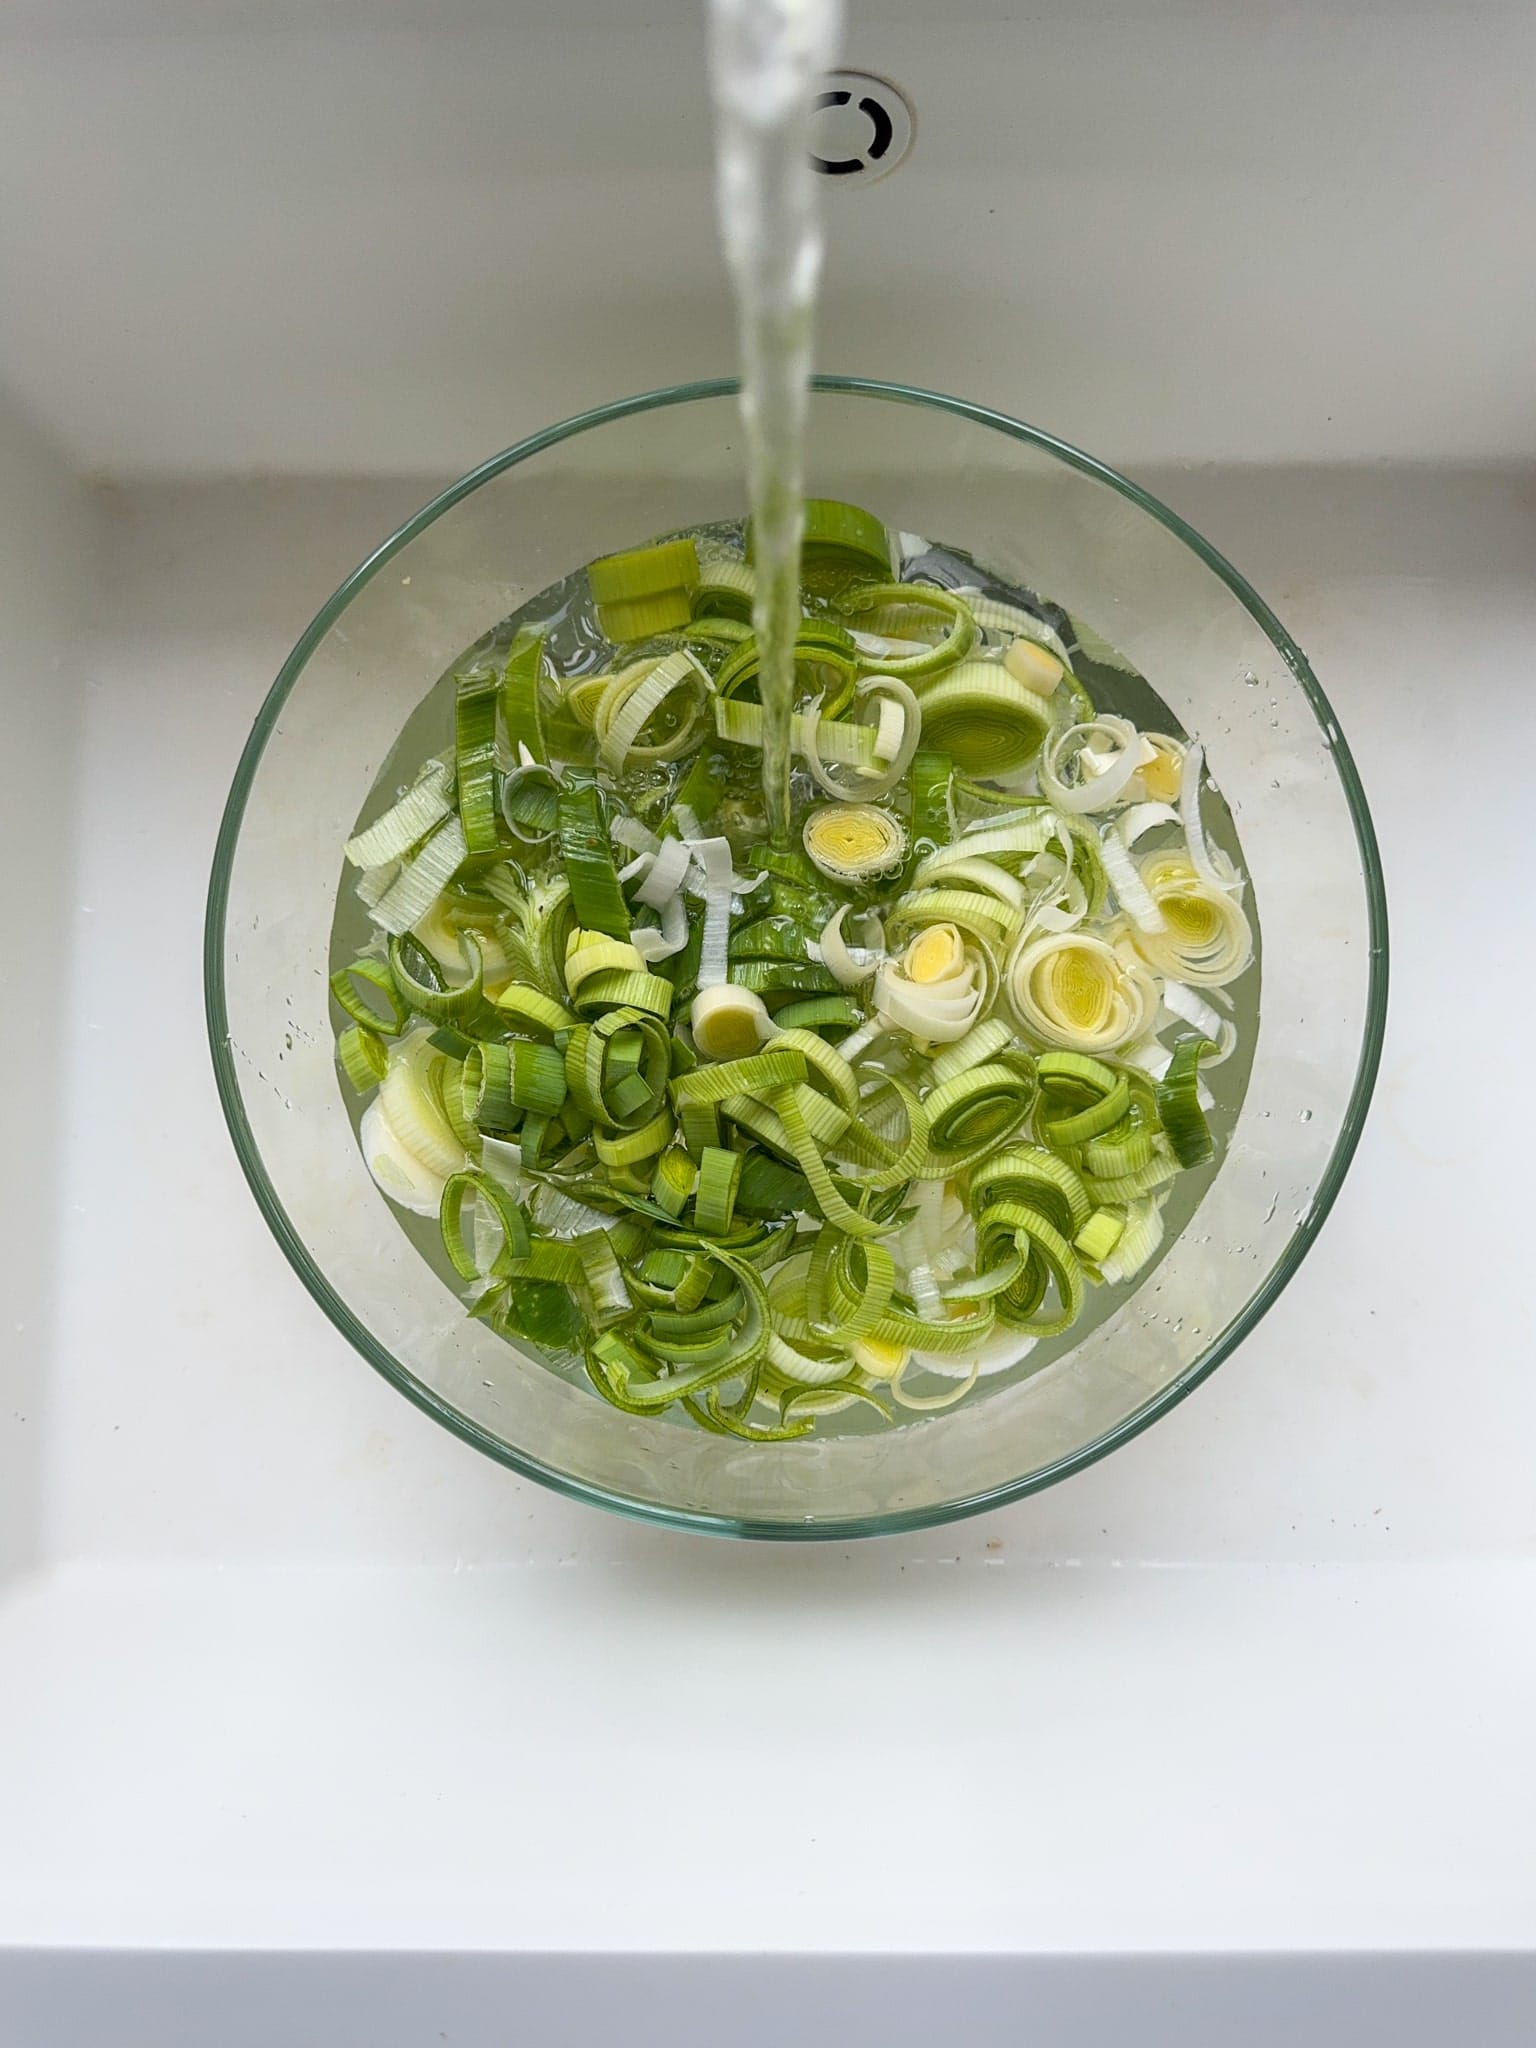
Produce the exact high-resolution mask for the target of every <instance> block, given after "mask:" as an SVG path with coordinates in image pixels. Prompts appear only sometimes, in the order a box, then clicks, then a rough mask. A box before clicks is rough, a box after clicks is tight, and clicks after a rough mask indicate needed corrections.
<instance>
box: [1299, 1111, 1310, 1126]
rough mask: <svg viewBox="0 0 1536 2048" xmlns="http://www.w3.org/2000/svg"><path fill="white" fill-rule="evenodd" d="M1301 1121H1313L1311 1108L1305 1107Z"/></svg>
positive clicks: (1306, 1122)
mask: <svg viewBox="0 0 1536 2048" xmlns="http://www.w3.org/2000/svg"><path fill="white" fill-rule="evenodd" d="M1301 1121H1302V1122H1303V1123H1304V1124H1309V1123H1311V1121H1312V1112H1311V1110H1310V1109H1304V1110H1303V1111H1302V1112H1301Z"/></svg>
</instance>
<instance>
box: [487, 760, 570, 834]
mask: <svg viewBox="0 0 1536 2048" xmlns="http://www.w3.org/2000/svg"><path fill="white" fill-rule="evenodd" d="M501 815H502V817H503V818H504V819H505V820H506V825H507V830H508V831H509V832H510V833H511V834H512V836H513V838H514V839H520V840H521V841H522V843H523V844H524V846H542V845H543V844H544V843H545V841H546V840H549V839H552V838H553V837H554V835H555V826H556V824H557V823H558V822H559V817H560V783H559V779H558V777H557V776H556V775H555V772H554V770H553V769H552V768H547V767H545V766H544V765H543V763H542V762H539V761H531V762H529V763H528V765H527V766H526V767H523V768H514V769H513V770H512V771H511V773H510V774H509V775H508V776H507V777H506V778H505V780H504V781H503V782H502V785H501Z"/></svg>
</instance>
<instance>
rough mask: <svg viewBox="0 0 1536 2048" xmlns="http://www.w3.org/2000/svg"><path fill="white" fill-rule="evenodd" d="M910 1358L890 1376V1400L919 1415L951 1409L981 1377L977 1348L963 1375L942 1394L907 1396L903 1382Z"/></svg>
mask: <svg viewBox="0 0 1536 2048" xmlns="http://www.w3.org/2000/svg"><path fill="white" fill-rule="evenodd" d="M911 1356H912V1355H911V1354H910V1353H909V1354H908V1357H907V1359H906V1360H904V1361H903V1363H902V1364H901V1365H900V1366H898V1367H897V1369H896V1371H895V1372H893V1373H892V1374H891V1375H890V1391H891V1399H892V1400H893V1401H895V1402H896V1404H897V1405H898V1406H899V1407H902V1408H911V1409H913V1410H914V1411H915V1412H917V1413H919V1414H924V1413H926V1414H936V1413H937V1412H938V1410H939V1409H941V1408H953V1407H954V1405H955V1403H956V1402H957V1401H963V1400H964V1399H965V1397H966V1395H967V1394H968V1393H969V1392H970V1391H971V1389H972V1387H974V1386H975V1384H976V1382H977V1380H978V1378H979V1377H980V1375H981V1353H980V1349H979V1348H978V1350H977V1353H976V1356H975V1357H974V1358H972V1360H971V1362H970V1364H969V1365H968V1366H967V1367H966V1369H965V1371H964V1373H963V1374H962V1375H961V1376H960V1377H959V1378H958V1379H956V1381H955V1383H954V1385H953V1386H951V1387H948V1388H946V1389H945V1391H944V1392H943V1393H942V1394H909V1393H908V1392H907V1390H906V1385H905V1380H906V1374H907V1370H908V1366H909V1365H910V1363H911Z"/></svg>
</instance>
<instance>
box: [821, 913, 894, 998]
mask: <svg viewBox="0 0 1536 2048" xmlns="http://www.w3.org/2000/svg"><path fill="white" fill-rule="evenodd" d="M851 908H852V906H851V905H850V904H847V903H840V904H839V905H838V906H837V909H836V910H835V911H834V912H833V913H832V915H831V917H829V918H828V920H827V922H826V923H825V924H824V925H823V926H822V929H821V939H820V941H819V943H820V946H821V958H822V964H823V966H824V967H825V968H826V970H827V972H828V973H829V974H830V975H831V976H832V978H833V980H834V981H836V982H837V983H838V985H839V987H841V988H857V987H858V986H859V984H860V982H863V981H868V979H869V977H870V976H871V975H872V974H873V973H874V971H875V969H876V968H877V967H878V966H879V964H880V961H881V959H882V957H883V954H884V950H885V934H884V932H883V930H882V929H881V925H880V920H879V918H878V917H876V916H875V914H874V912H873V911H865V912H863V913H862V914H863V917H864V921H865V934H866V942H865V943H864V944H863V945H861V946H859V947H858V948H857V949H855V948H853V947H851V946H850V945H849V944H848V942H847V940H846V939H845V938H844V937H843V919H844V918H845V917H846V916H847V915H848V912H849V910H850V909H851Z"/></svg>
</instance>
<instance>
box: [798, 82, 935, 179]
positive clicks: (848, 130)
mask: <svg viewBox="0 0 1536 2048" xmlns="http://www.w3.org/2000/svg"><path fill="white" fill-rule="evenodd" d="M812 108H813V111H812V117H811V162H812V163H813V164H814V165H815V166H816V168H817V170H818V171H820V172H821V173H822V174H823V175H824V176H825V177H828V178H858V179H861V180H862V181H863V183H865V184H866V185H868V184H872V183H873V182H874V180H875V179H876V178H883V177H885V176H886V175H887V174H888V173H889V172H891V171H894V170H895V168H896V166H897V165H898V164H899V163H900V162H901V161H902V159H903V158H904V157H905V156H906V154H907V152H908V151H909V150H910V149H911V147H912V128H913V117H912V108H911V106H910V104H909V103H908V101H907V98H906V95H905V94H904V93H902V92H900V91H899V90H898V89H897V88H896V87H895V86H894V85H892V84H891V81H890V80H889V79H888V78H876V77H875V76H874V75H873V73H872V72H868V71H829V72H828V73H827V76H826V83H825V85H824V87H823V89H822V91H821V92H819V93H818V94H817V96H816V98H815V100H814V101H813V102H812Z"/></svg>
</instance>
